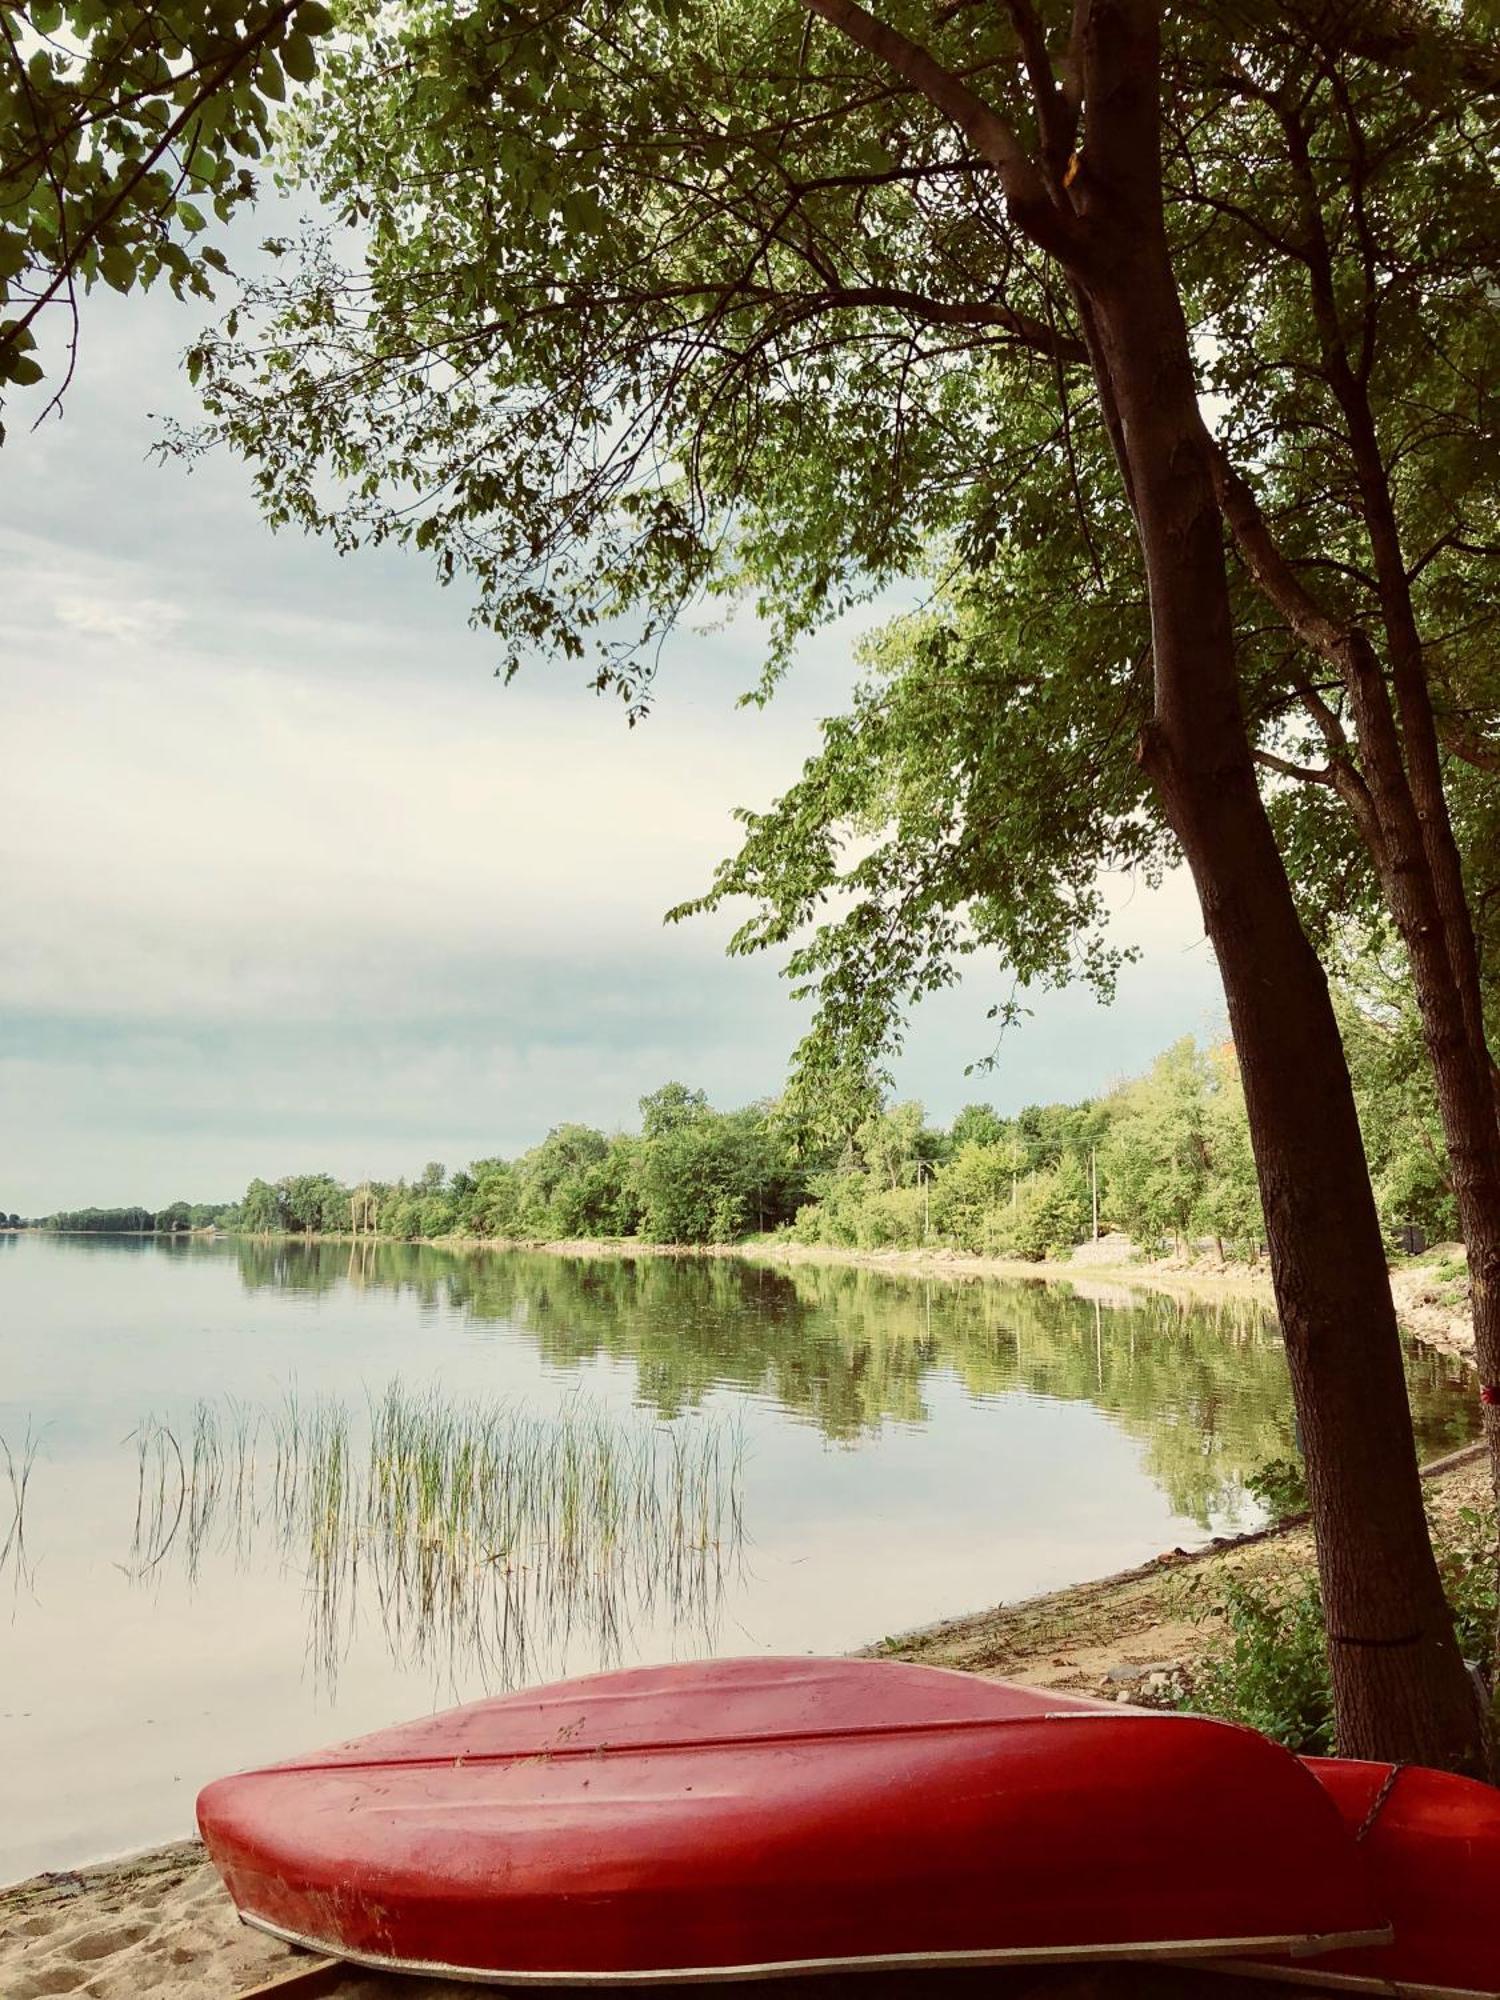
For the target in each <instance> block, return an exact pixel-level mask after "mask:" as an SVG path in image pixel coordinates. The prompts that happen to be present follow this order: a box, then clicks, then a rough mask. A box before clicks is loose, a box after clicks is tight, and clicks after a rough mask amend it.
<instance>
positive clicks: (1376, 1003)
mask: <svg viewBox="0 0 1500 2000" xmlns="http://www.w3.org/2000/svg"><path fill="white" fill-rule="evenodd" d="M1338 954H1339V956H1338V965H1339V973H1340V979H1339V984H1338V986H1337V987H1336V988H1335V1005H1336V1007H1337V1010H1338V1017H1339V1029H1340V1032H1341V1034H1342V1035H1343V1039H1344V1049H1345V1053H1346V1054H1347V1056H1348V1059H1349V1074H1350V1076H1351V1078H1352V1079H1353V1082H1354V1094H1355V1098H1356V1101H1357V1102H1358V1105H1359V1120H1360V1127H1361V1129H1362V1131H1363V1133H1364V1141H1365V1156H1366V1158H1367V1159H1368V1160H1369V1162H1370V1178H1371V1180H1372V1181H1373V1182H1374V1185H1375V1196H1376V1200H1377V1201H1378V1203H1379V1204H1380V1209H1381V1213H1382V1215H1383V1216H1384V1217H1385V1218H1386V1219H1387V1222H1388V1224H1389V1225H1390V1226H1392V1227H1398V1226H1399V1225H1400V1224H1402V1223H1414V1224H1415V1225H1416V1226H1417V1227H1418V1228H1420V1229H1421V1230H1423V1231H1424V1232H1425V1234H1426V1235H1427V1237H1428V1238H1429V1240H1432V1241H1445V1240H1449V1239H1451V1238H1452V1237H1454V1236H1455V1235H1457V1233H1458V1209H1457V1204H1456V1203H1455V1201H1454V1196H1453V1173H1452V1168H1451V1167H1450V1165H1449V1161H1448V1153H1447V1148H1446V1146H1445V1144H1444V1141H1443V1127H1442V1120H1441V1118H1440V1117H1439V1115H1438V1104H1437V1091H1436V1088H1435V1085H1434V1082H1433V1074H1432V1065H1431V1063H1430V1062H1429V1060H1428V1057H1427V1049H1426V1046H1425V1043H1424V1042H1423V1038H1422V1024H1421V1022H1420V1020H1419V1019H1418V1017H1417V1009H1416V1002H1415V1000H1414V999H1413V997H1412V991H1411V983H1410V980H1409V979H1408V978H1407V976H1406V971H1405V966H1404V964H1403V962H1402V960H1401V958H1400V955H1399V952H1398V951H1397V949H1396V948H1394V947H1393V945H1392V942H1391V938H1390V934H1389V931H1388V929H1387V928H1386V927H1385V926H1376V927H1374V928H1373V929H1372V930H1370V931H1368V932H1366V933H1365V934H1363V935H1362V936H1357V937H1351V936H1350V935H1349V934H1348V933H1347V932H1346V933H1345V934H1344V935H1343V936H1342V937H1341V938H1340V940H1339V944H1338Z"/></svg>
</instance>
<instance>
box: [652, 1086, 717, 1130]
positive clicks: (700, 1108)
mask: <svg viewBox="0 0 1500 2000" xmlns="http://www.w3.org/2000/svg"><path fill="white" fill-rule="evenodd" d="M707 1112H708V1098H707V1096H706V1095H705V1094H704V1092H703V1091H701V1090H689V1089H688V1087H687V1085H686V1084H685V1083H664V1084H663V1085H662V1087H661V1089H660V1090H653V1091H651V1092H650V1093H649V1094H648V1095H647V1096H645V1097H643V1098H642V1099H641V1135H642V1137H643V1138H646V1139H658V1138H660V1137H661V1136H662V1134H663V1133H666V1132H675V1131H676V1130H677V1129H678V1128H679V1127H680V1126H683V1125H691V1124H692V1123H693V1122H694V1121H695V1120H697V1119H699V1118H702V1117H704V1116H706V1115H707Z"/></svg>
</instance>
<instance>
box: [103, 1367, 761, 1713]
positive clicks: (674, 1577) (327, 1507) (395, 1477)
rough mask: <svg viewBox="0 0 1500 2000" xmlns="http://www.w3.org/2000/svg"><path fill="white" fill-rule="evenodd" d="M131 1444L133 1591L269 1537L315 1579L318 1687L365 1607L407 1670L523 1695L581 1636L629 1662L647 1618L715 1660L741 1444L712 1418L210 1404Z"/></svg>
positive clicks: (737, 1525)
mask: <svg viewBox="0 0 1500 2000" xmlns="http://www.w3.org/2000/svg"><path fill="white" fill-rule="evenodd" d="M134 1436H135V1439H136V1443H137V1456H138V1481H137V1505H136V1524H135V1534H134V1540H133V1544H132V1562H131V1566H130V1573H131V1574H132V1575H134V1576H136V1577H138V1578H142V1579H144V1578H145V1577H147V1576H149V1575H150V1574H151V1573H152V1572H153V1571H155V1570H156V1569H157V1567H158V1566H159V1565H160V1564H161V1562H162V1561H163V1560H164V1558H165V1556H166V1554H167V1552H168V1550H169V1549H172V1548H174V1547H175V1548H177V1549H178V1551H179V1555H180V1558H181V1561H182V1564H183V1567H184V1569H185V1571H186V1573H187V1575H188V1577H189V1579H190V1580H195V1579H196V1578H197V1576H198V1574H199V1569H200V1565H201V1563H202V1560H203V1556H204V1553H205V1551H206V1550H207V1549H208V1548H210V1547H216V1548H218V1549H220V1550H221V1551H226V1552H233V1553H234V1554H235V1555H236V1556H237V1558H238V1559H240V1560H248V1559H249V1557H250V1555H251V1554H252V1552H253V1550H254V1549H255V1548H257V1547H260V1546H264V1544H265V1542H266V1541H267V1539H268V1538H269V1540H270V1542H271V1544H272V1546H273V1547H274V1549H275V1551H276V1553H277V1556H278V1558H279V1559H280V1560H281V1561H282V1562H284V1563H285V1564H287V1565H288V1566H289V1567H293V1568H296V1569H299V1570H300V1571H301V1573H302V1575H303V1577H304V1580H305V1587H306V1592H307V1598H308V1604H309V1636H308V1651H309V1659H310V1662H311V1665H312V1668H313V1672H314V1674H315V1677H316V1678H317V1680H318V1681H319V1682H320V1683H323V1684H328V1685H331V1684H332V1683H333V1681H334V1680H336V1677H337V1673H338V1669H339V1665H340V1662H341V1661H342V1659H343V1658H344V1657H345V1655H346V1653H347V1649H348V1645H349V1643H350V1640H351V1638H352V1636H353V1633H354V1631H355V1629H356V1624H357V1618H358V1610H359V1605H360V1601H361V1599H362V1598H363V1599H364V1601H366V1602H369V1601H371V1600H373V1603H374V1605H375V1607H376V1610H377V1613H378V1616H379V1620H380V1623H381V1627H382V1629H383V1632H384V1634H385V1637H386V1641H387V1645H388V1647H389V1649H390V1651H391V1653H392V1655H393V1657H394V1658H395V1659H396V1660H397V1661H398V1663H401V1664H416V1665H419V1666H422V1667H423V1668H425V1669H428V1670H430V1671H432V1672H433V1673H434V1674H436V1675H437V1676H439V1677H441V1678H444V1679H446V1680H448V1681H449V1682H451V1683H455V1684H456V1683H458V1682H460V1681H465V1680H469V1679H471V1678H472V1677H473V1675H474V1674H476V1673H477V1674H478V1676H479V1678H480V1679H481V1681H482V1682H483V1683H484V1684H485V1685H495V1684H497V1683H498V1684H500V1685H505V1686H510V1685H514V1684H516V1683H517V1682H519V1681H523V1680H528V1679H534V1678H536V1677H537V1676H538V1674H540V1673H543V1672H545V1671H546V1668H547V1665H548V1663H549V1662H551V1661H555V1660H557V1659H560V1658H562V1657H564V1656H565V1655H566V1653H567V1651H568V1647H569V1643H570V1641H573V1640H575V1639H576V1640H579V1641H581V1642H583V1643H584V1644H586V1646H587V1648H588V1650H589V1652H590V1654H591V1657H592V1658H594V1659H596V1660H599V1661H604V1662H607V1661H609V1660H612V1659H615V1658H618V1657H620V1656H621V1654H622V1653H623V1649H624V1644H625V1641H626V1639H627V1637H628V1635H629V1632H630V1630H631V1628H632V1626H633V1624H634V1623H635V1622H636V1621H637V1620H639V1619H641V1618H645V1617H662V1616H665V1617H666V1618H667V1619H668V1620H669V1621H670V1622H671V1623H672V1624H673V1625H674V1626H676V1627H682V1628H690V1629H692V1630H693V1631H694V1632H695V1634H696V1635H697V1636H698V1637H699V1638H700V1639H702V1640H703V1641H704V1642H710V1641H711V1638H712V1628H713V1625H714V1621H715V1619H716V1617H717V1613H718V1608H719V1605H720V1602H721V1600H722V1596H723V1592H724V1588H725V1584H726V1580H727V1578H728V1576H729V1575H730V1574H731V1573H733V1571H734V1570H735V1569H736V1567H737V1566H738V1564H739V1562H740V1560H741V1551H742V1546H743V1534H744V1530H743V1507H742V1499H741V1491H740V1489H741V1483H742V1478H741V1476H742V1469H743V1458H744V1443H743V1437H742V1435H741V1433H740V1431H739V1428H738V1426H737V1425H733V1424H726V1423H724V1422H722V1421H719V1420H716V1419H712V1418H707V1417H703V1416H701V1415H700V1416H695V1417H693V1418H690V1419H683V1420H680V1421H678V1422H676V1423H673V1424H660V1423H651V1422H649V1421H647V1420H645V1419H643V1418H642V1417H640V1416H631V1417H629V1418H622V1417H620V1416H618V1415H615V1414H612V1413H610V1412H608V1411H605V1410H603V1409H602V1408H600V1407H598V1406H596V1405H594V1404H592V1403H590V1402H588V1401H587V1400H586V1399H584V1398H582V1397H577V1398H574V1399H572V1400H570V1401H569V1402H568V1403H567V1404H566V1405H565V1406H564V1408H563V1409H562V1410H561V1411H560V1412H558V1413H556V1414H541V1413H537V1412H535V1411H530V1410H526V1409H524V1408H521V1407H519V1406H517V1405H514V1404H511V1403H507V1402H503V1401H499V1400H480V1401H457V1400H454V1399H452V1398H449V1397H445V1396H443V1395H442V1394H441V1393H439V1392H437V1391H435V1390H427V1391H415V1390H412V1389H410V1388H409V1387H407V1386H406V1385H405V1384H403V1383H401V1382H400V1381H394V1382H392V1383H390V1384H389V1385H388V1386H387V1387H386V1389H385V1390H384V1391H383V1392H382V1393H381V1394H380V1395H378V1396H373V1397H371V1398H369V1399H368V1401H367V1405H366V1408H365V1411H364V1412H363V1420H362V1422H361V1421H359V1420H357V1418H356V1416H355V1415H354V1414H353V1413H351V1411H350V1410H349V1408H348V1407H347V1406H346V1405H345V1404H343V1403H341V1402H338V1401H335V1400H332V1399H328V1398H320V1399H316V1400H312V1401H307V1400H304V1399H303V1398H301V1397H300V1395H299V1394H298V1392H297V1391H296V1389H295V1388H289V1389H288V1391H287V1392H286V1394H285V1396H284V1397H283V1399H282V1401H281V1403H280V1404H279V1405H277V1406H274V1407H272V1408H270V1409H268V1410H266V1411H262V1412H257V1411H255V1410H253V1409H251V1408H249V1407H248V1406H246V1405H243V1404H240V1403H237V1402H235V1401H234V1400H233V1399H231V1398H225V1399H224V1400H223V1401H222V1402H220V1403H211V1402H200V1403H198V1404H196V1405H195V1406H194V1408H193V1410H192V1411H191V1413H190V1416H189V1419H188V1423H187V1425H186V1426H185V1430H184V1438H183V1439H182V1440H181V1441H179V1439H178V1437H177V1434H176V1432H175V1430H174V1429H173V1428H172V1427H171V1426H170V1425H168V1424H166V1423H164V1422H162V1421H161V1420H160V1419H158V1418H155V1417H148V1418H147V1419H145V1420H144V1421H143V1423H142V1424H141V1425H140V1426H139V1427H138V1429H137V1431H136V1433H135V1434H134ZM263 1438H265V1439H266V1440H268V1445H267V1447H266V1448H265V1449H263V1448H262V1443H261V1441H262V1439H263Z"/></svg>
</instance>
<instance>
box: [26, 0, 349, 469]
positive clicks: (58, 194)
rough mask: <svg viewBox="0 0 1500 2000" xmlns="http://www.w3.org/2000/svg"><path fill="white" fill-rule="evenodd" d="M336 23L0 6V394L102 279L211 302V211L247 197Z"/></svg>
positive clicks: (223, 211)
mask: <svg viewBox="0 0 1500 2000" xmlns="http://www.w3.org/2000/svg"><path fill="white" fill-rule="evenodd" d="M332 25H333V17H332V15H331V14H330V13H329V11H328V9H327V7H325V6H323V5H322V4H320V0H164V4H156V5H151V6H146V5H142V4H138V0H127V4H125V5H116V4H110V5H104V4H102V0H46V4H35V5H30V6H17V5H14V4H5V5H0V389H3V388H5V387H7V386H9V387H13V388H22V387H25V386H27V385H28V384H30V383H34V382H38V381H40V380H41V379H42V374H43V369H42V364H41V361H40V360H39V359H38V354H37V335H36V328H37V323H38V321H39V320H40V318H41V317H42V315H43V314H44V313H45V312H46V311H47V310H48V309H49V308H51V307H53V306H60V307H62V308H63V309H64V310H65V311H66V309H67V308H69V307H71V308H72V313H73V342H74V347H75V349H76V341H77V294H78V292H79V290H80V289H82V290H85V291H86V290H88V289H89V288H91V287H92V286H93V285H94V284H96V283H97V282H98V281H99V280H100V279H102V280H103V281H104V283H105V284H107V285H110V286H112V287H113V288H114V290H115V291H117V292H128V291H131V290H132V289H133V288H135V287H137V286H141V287H144V286H147V285H150V284H152V283H153V282H154V281H155V280H156V279H158V278H159V277H162V276H163V275H165V277H166V278H167V280H168V282H169V283H170V284H171V286H172V289H173V290H174V291H175V292H176V293H177V294H178V295H179V296H183V295H185V294H187V293H193V294H196V295H197V296H199V297H204V298H207V297H210V296H211V283H212V279H211V275H210V274H212V273H221V274H222V273H227V272H228V268H229V267H228V265H227V264H226V263H225V261H224V256H223V253H222V251H220V250H218V249H216V248H214V247H213V246H212V245H211V244H209V243H208V242H207V241H206V240H204V239H205V232H206V231H207V230H208V227H209V219H210V215H211V216H212V217H213V218H214V219H216V220H217V221H219V222H227V221H228V219H229V217H230V215H231V214H232V212H233V211H234V209H235V208H236V207H237V206H238V205H239V204H240V203H241V202H243V201H245V200H246V199H247V198H248V197H250V196H251V195H253V194H254V192H255V181H254V178H253V177H252V175H251V173H250V171H249V167H248V166H247V165H246V164H245V163H246V162H253V161H255V160H258V159H259V158H260V157H261V155H262V154H263V153H264V151H265V149H266V147H267V145H268V143H269V140H270V130H271V122H272V115H273V112H274V110H275V107H276V105H277V104H278V103H279V102H281V101H282V100H284V99H285V98H286V96H287V92H288V88H289V85H293V84H298V83H307V82H310V81H311V79H312V77H313V75H314V73H315V71H316V68H317V54H316V51H315V47H314V42H315V39H316V38H317V37H319V36H322V35H324V34H326V33H327V32H328V30H329V29H330V28H331V27H332ZM205 210H207V211H208V213H205ZM70 372H71V361H70ZM3 435H4V432H3V430H0V437H3Z"/></svg>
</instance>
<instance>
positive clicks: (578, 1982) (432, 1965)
mask: <svg viewBox="0 0 1500 2000" xmlns="http://www.w3.org/2000/svg"><path fill="white" fill-rule="evenodd" d="M239 1917H240V1922H241V1923H242V1924H246V1925H248V1926H249V1927H250V1928H251V1929H252V1930H258V1931H264V1932H265V1933H266V1935H267V1936H269V1937H274V1938H279V1939H280V1940H281V1942H282V1943H283V1944H290V1945H295V1946H296V1947H297V1948H298V1949H299V1950H302V1951H315V1952H321V1953H324V1954H327V1955H329V1956H331V1957H335V1958H339V1959H342V1960H344V1961H345V1962H346V1963H348V1964H350V1965H362V1966H367V1967H369V1969H370V1970H371V1971H372V1972H400V1973H409V1974H414V1975H417V1976H420V1977H422V1978H426V1979H457V1980H466V1981H468V1982H469V1983H470V1984H472V1985H476V1986H553V1987H557V1986H713V1985H734V1984H736V1983H744V1982H750V1981H755V1980H769V1979H803V1978H810V1977H812V1976H814V1975H816V1974H826V1973H845V1972H847V1973H859V1972H919V1971H922V1970H925V1969H932V1970H938V1969H941V1968H943V1967H945V1966H948V1967H958V1966H966V1965H972V1966H982V1965H1052V1964H1061V1965H1082V1964H1085V1963H1092V1962H1095V1961H1098V1960H1115V1961H1120V1962H1124V1961H1133V1960H1137V1959H1149V1960H1156V1959H1185V1960H1193V1959H1202V1960H1204V1961H1205V1962H1206V1963H1208V1964H1212V1965H1213V1966H1214V1967H1215V1968H1216V1969H1217V1968H1219V1967H1220V1965H1221V1964H1222V1959H1221V1956H1220V1955H1221V1954H1224V1955H1227V1954H1229V1953H1233V1952H1252V1951H1289V1952H1291V1953H1292V1954H1293V1956H1294V1957H1297V1958H1311V1957H1317V1956H1321V1954H1322V1953H1324V1952H1330V1951H1350V1950H1355V1949H1357V1948H1358V1947H1360V1946H1364V1945H1385V1944H1389V1943H1390V1942H1391V1927H1390V1925H1389V1924H1385V1925H1382V1926H1381V1928H1380V1929H1379V1930H1365V1931H1329V1932H1313V1933H1311V1934H1309V1933H1308V1932H1306V1931H1295V1932H1283V1933H1282V1934H1280V1935H1279V1936H1275V1937H1248V1938H1246V1937H1237V1938H1164V1939H1161V1940H1159V1941H1157V1942H1154V1943H1150V1944H1142V1943H1140V1942H1139V1941H1138V1940H1133V1941H1132V1942H1130V1943H1128V1944H1085V1945H1072V1944H1047V1945H1007V1946H1003V1947H1001V1948H999V1949H996V1950H993V1951H986V1950H979V1951H934V1952H922V1951H899V1952H883V1953H875V1954H872V1955H871V1956H869V1957H864V1958H797V1959H780V1960H772V1961H770V1962H768V1963H766V1964H763V1965H683V1966H663V1967H660V1968H644V1969H640V1970H634V1971H623V1972H622V1971H614V1970H609V1971H600V1972H558V1971H547V1972H537V1971H531V1972H514V1971H498V1970H493V1969H491V1968H490V1967H488V1966H473V1965H448V1964H445V1963H444V1962H443V1961H442V1960H441V1959H417V1958H392V1957H389V1956H386V1955H384V1954H382V1953H379V1952H367V1951H350V1950H347V1949H346V1948H345V1947H343V1946H342V1945H337V1944H330V1943H329V1941H328V1940H327V1939H326V1938H319V1937H313V1936H309V1935H306V1934H304V1933H302V1932H300V1931H294V1930H288V1929H287V1928H286V1927H285V1926H284V1925H281V1924H278V1923H274V1922H272V1920H271V1919H270V1918H269V1917H261V1916H257V1915H256V1913H255V1912H254V1911H253V1910H243V1909H242V1910H241V1911H240V1913H239ZM1243 1969H1244V1970H1245V1971H1247V1972H1249V1971H1252V1970H1254V1969H1255V1968H1254V1967H1252V1966H1249V1965H1247V1966H1245V1967H1244V1968H1243ZM1305 1977H1307V1978H1314V1977H1316V1975H1315V1974H1313V1973H1308V1974H1306V1975H1305ZM1361 1983H1363V1982H1361ZM1386 1990H1390V1989H1389V1988H1388V1987H1387V1989H1386ZM1474 2000H1484V1996H1478V1995H1476V1996H1474Z"/></svg>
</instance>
